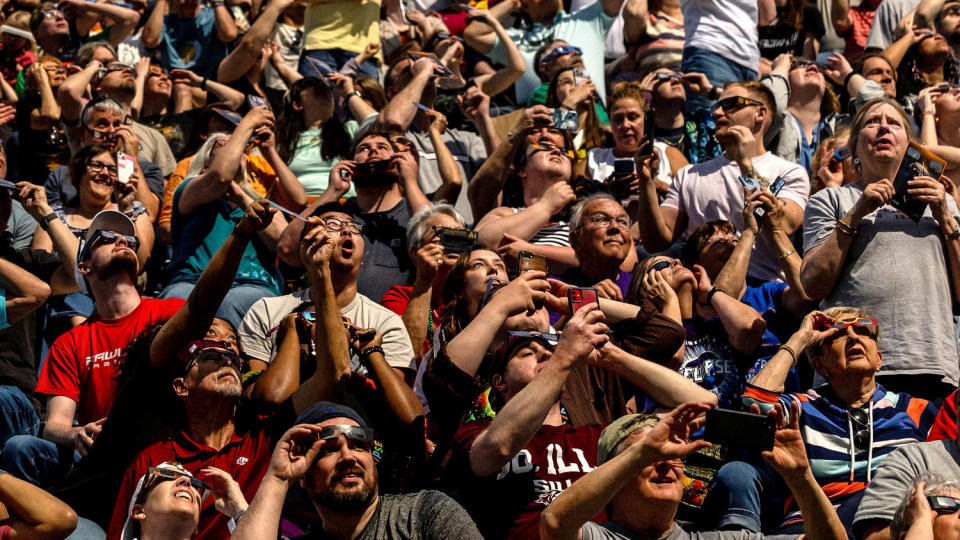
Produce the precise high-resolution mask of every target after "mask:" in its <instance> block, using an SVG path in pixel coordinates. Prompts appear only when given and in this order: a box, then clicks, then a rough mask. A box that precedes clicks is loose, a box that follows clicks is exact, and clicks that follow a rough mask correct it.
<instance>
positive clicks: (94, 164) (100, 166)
mask: <svg viewBox="0 0 960 540" xmlns="http://www.w3.org/2000/svg"><path fill="white" fill-rule="evenodd" d="M104 169H106V171H107V174H109V175H110V176H117V166H116V165H108V164H106V163H104V162H102V161H88V162H87V172H92V173H99V172H103V170H104Z"/></svg>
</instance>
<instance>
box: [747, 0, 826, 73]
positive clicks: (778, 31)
mask: <svg viewBox="0 0 960 540" xmlns="http://www.w3.org/2000/svg"><path fill="white" fill-rule="evenodd" d="M759 30H760V43H759V45H760V56H762V57H764V58H766V59H768V60H773V59H775V58H776V57H777V56H779V55H781V54H792V55H795V56H800V55H802V54H803V38H804V37H805V36H807V35H812V36H813V37H815V38H817V39H820V38H822V37H823V34H824V33H825V32H826V28H824V26H823V16H821V15H820V10H818V9H817V8H816V7H813V6H808V7H806V8H804V9H803V19H802V23H801V27H800V28H799V29H794V28H793V27H792V26H789V25H786V24H780V23H778V24H775V25H773V26H761V27H760V29H759Z"/></svg>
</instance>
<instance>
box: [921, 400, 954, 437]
mask: <svg viewBox="0 0 960 540" xmlns="http://www.w3.org/2000/svg"><path fill="white" fill-rule="evenodd" d="M957 436H958V435H957V390H954V391H953V393H952V394H950V395H949V396H947V399H945V400H943V405H941V406H940V412H938V413H937V417H936V418H935V419H934V421H933V426H931V427H930V433H928V434H927V440H928V441H952V440H953V439H956V438H957Z"/></svg>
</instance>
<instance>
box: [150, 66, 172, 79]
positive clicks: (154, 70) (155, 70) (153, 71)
mask: <svg viewBox="0 0 960 540" xmlns="http://www.w3.org/2000/svg"><path fill="white" fill-rule="evenodd" d="M149 73H150V75H156V76H157V77H165V78H167V79H169V78H170V74H169V73H168V72H167V70H165V69H163V68H162V67H160V66H150V71H149Z"/></svg>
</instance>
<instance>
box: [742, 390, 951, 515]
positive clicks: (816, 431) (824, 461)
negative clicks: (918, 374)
mask: <svg viewBox="0 0 960 540" xmlns="http://www.w3.org/2000/svg"><path fill="white" fill-rule="evenodd" d="M794 400H796V401H798V402H799V403H800V429H801V431H802V433H803V440H804V442H805V443H806V449H807V457H808V459H809V460H810V469H811V470H812V472H813V475H814V477H815V478H816V479H817V483H818V484H820V486H821V487H823V491H824V493H826V494H827V496H828V497H830V498H835V497H839V496H843V495H847V494H850V493H855V492H857V491H860V490H862V489H866V487H867V485H868V484H869V481H870V478H871V477H872V476H874V475H875V471H876V469H877V467H879V466H880V464H881V463H883V460H884V458H886V456H887V455H888V454H889V453H890V452H893V451H894V450H896V448H897V447H898V446H900V445H903V444H909V443H914V442H917V441H923V440H925V439H926V437H927V433H928V432H929V431H930V427H931V426H932V425H933V421H934V418H935V417H936V415H937V409H936V407H934V406H933V404H932V403H930V402H929V401H927V400H925V399H920V398H915V397H911V396H909V395H907V394H903V393H901V394H897V393H894V392H889V391H887V390H886V389H885V388H883V387H882V386H880V385H879V384H877V388H876V390H875V391H874V394H873V398H872V400H871V402H872V404H871V407H869V408H868V410H869V411H871V413H872V415H873V424H872V425H873V437H872V444H866V445H865V446H866V448H857V447H856V446H855V444H854V434H855V432H856V430H857V424H856V423H855V422H853V421H852V420H851V419H850V416H849V415H848V414H847V407H846V406H842V405H837V403H838V400H837V399H836V397H835V396H834V394H833V391H832V390H831V389H830V387H829V385H824V386H820V387H818V388H816V389H812V390H808V391H807V393H805V394H778V393H776V392H770V391H767V390H764V389H762V388H758V387H756V386H750V385H747V388H746V391H745V392H744V395H743V403H744V405H746V406H747V407H748V408H749V407H750V405H752V404H754V403H756V404H757V405H759V406H760V409H761V410H762V411H764V412H766V411H769V410H770V409H772V408H773V406H774V404H775V403H777V402H779V403H780V404H781V405H782V406H783V407H784V411H789V410H790V403H791V402H792V401H794ZM868 440H869V439H868ZM851 451H852V452H851ZM868 469H869V472H868ZM851 471H852V473H853V474H851Z"/></svg>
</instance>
